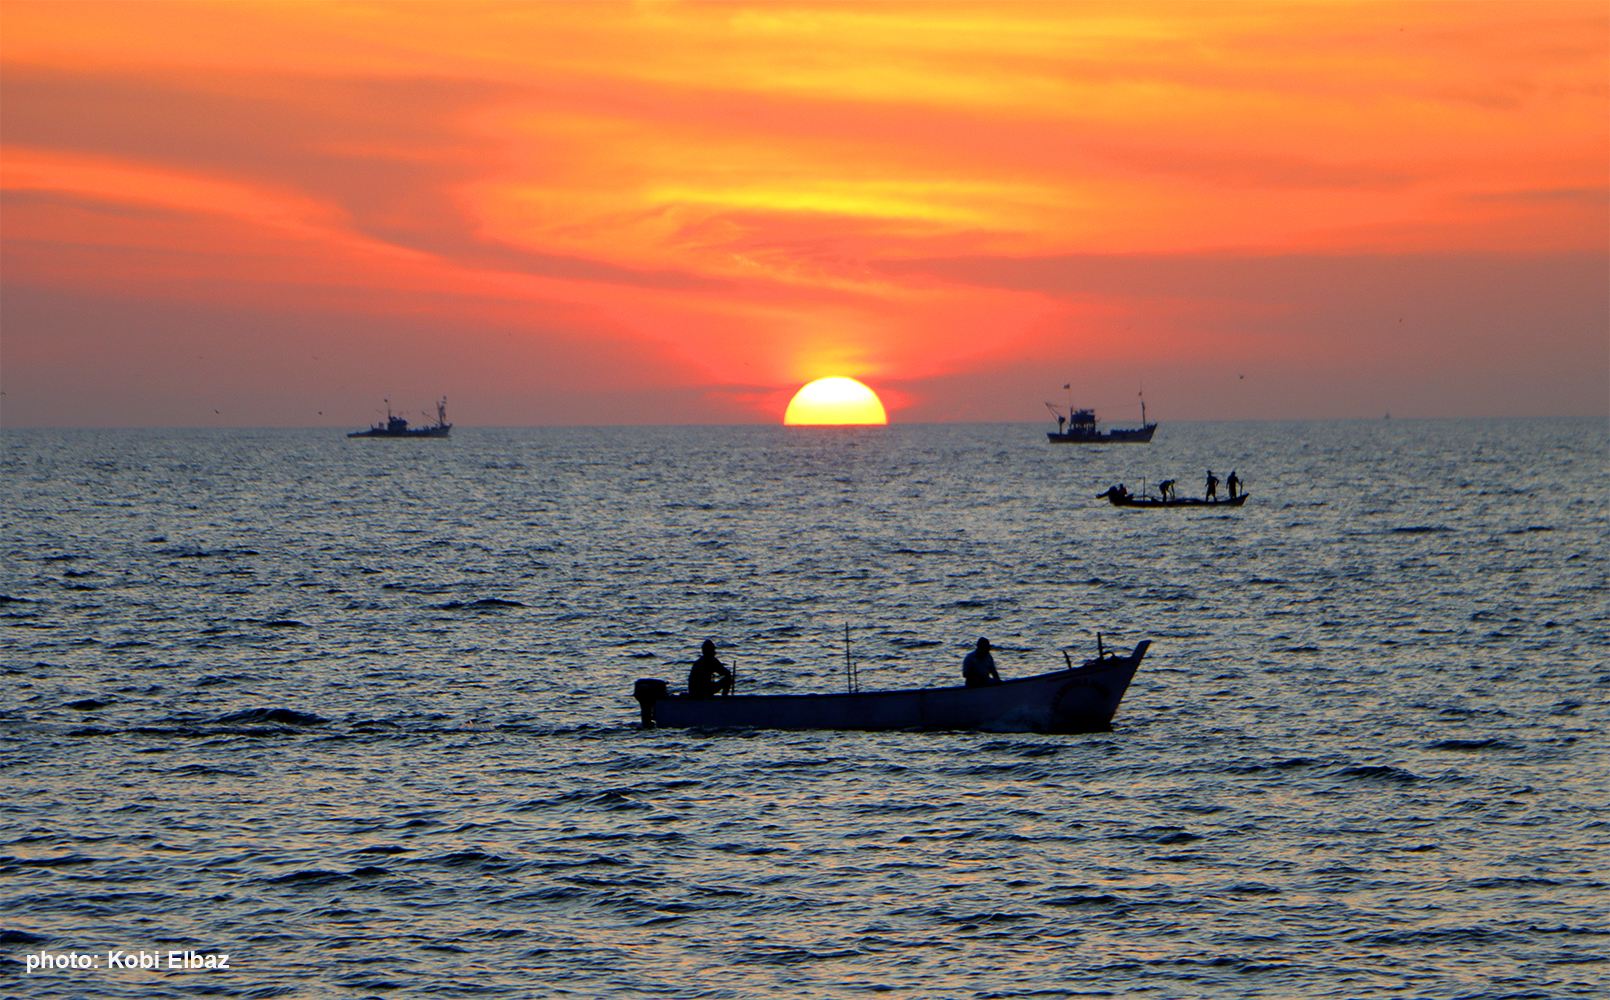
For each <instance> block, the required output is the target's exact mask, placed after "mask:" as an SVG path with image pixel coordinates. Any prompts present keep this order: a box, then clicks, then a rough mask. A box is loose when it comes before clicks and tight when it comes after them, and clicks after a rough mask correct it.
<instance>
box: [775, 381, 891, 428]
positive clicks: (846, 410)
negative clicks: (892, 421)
mask: <svg viewBox="0 0 1610 1000" xmlns="http://www.w3.org/2000/svg"><path fill="white" fill-rule="evenodd" d="M888 422H889V416H888V414H886V413H884V412H883V403H882V402H881V401H879V399H878V395H877V393H875V392H873V391H872V390H871V389H868V388H867V387H866V386H864V385H862V384H861V383H859V382H857V381H856V380H855V379H853V378H821V379H817V380H816V381H815V382H812V383H811V384H810V385H807V386H805V388H803V389H801V390H800V391H799V392H796V393H795V394H794V399H793V401H792V402H790V403H789V404H788V412H787V413H785V414H783V423H784V424H786V425H787V426H789V427H799V426H808V425H820V424H886V423H888Z"/></svg>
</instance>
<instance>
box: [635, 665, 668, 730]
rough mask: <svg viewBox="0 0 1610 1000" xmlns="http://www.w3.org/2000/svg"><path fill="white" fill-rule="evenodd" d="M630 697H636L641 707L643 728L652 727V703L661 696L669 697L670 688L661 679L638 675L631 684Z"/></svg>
mask: <svg viewBox="0 0 1610 1000" xmlns="http://www.w3.org/2000/svg"><path fill="white" fill-rule="evenodd" d="M632 697H633V698H636V699H637V703H638V705H640V706H642V709H643V728H644V729H653V728H654V703H655V702H657V701H659V700H660V699H661V698H669V697H671V688H670V686H669V685H667V684H666V683H665V682H664V681H662V680H655V679H654V678H652V677H640V678H638V680H637V683H636V684H634V685H632Z"/></svg>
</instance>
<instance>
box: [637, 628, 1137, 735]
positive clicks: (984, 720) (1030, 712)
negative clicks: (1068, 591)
mask: <svg viewBox="0 0 1610 1000" xmlns="http://www.w3.org/2000/svg"><path fill="white" fill-rule="evenodd" d="M1150 646H1151V642H1150V641H1146V642H1142V643H1140V644H1139V645H1137V646H1136V647H1135V648H1134V650H1133V651H1132V652H1130V653H1129V654H1128V655H1127V656H1120V655H1115V654H1110V653H1109V654H1102V655H1098V656H1097V657H1096V658H1095V659H1093V660H1087V661H1085V662H1084V663H1083V664H1081V665H1079V666H1077V667H1075V666H1073V665H1072V663H1071V662H1070V663H1069V668H1068V669H1066V670H1058V671H1056V672H1054V673H1049V674H1039V675H1037V676H1034V677H1024V678H1021V679H1018V680H1009V681H1003V682H1001V683H999V684H990V685H987V686H984V687H941V688H916V689H911V690H905V691H870V692H863V691H848V692H845V693H842V694H774V695H732V696H729V697H714V698H690V697H688V696H687V695H685V694H684V695H673V694H672V693H671V692H670V688H669V685H667V684H666V683H665V682H664V681H662V680H655V679H650V678H645V679H642V680H639V681H638V682H637V685H636V688H635V689H634V690H633V692H632V696H633V697H634V698H636V699H637V701H638V703H639V705H640V706H641V709H642V724H643V728H645V729H653V728H656V727H670V728H675V729H859V730H887V729H912V730H918V729H928V730H947V731H958V730H974V731H978V732H987V733H1089V732H1102V731H1104V730H1107V729H1110V728H1111V726H1112V719H1113V716H1114V715H1115V714H1116V713H1117V711H1118V704H1119V702H1121V701H1123V699H1124V692H1126V691H1128V690H1129V682H1130V680H1131V679H1132V678H1133V677H1134V676H1135V670H1136V669H1137V668H1139V666H1140V661H1141V660H1142V659H1143V658H1144V657H1145V656H1146V650H1147V648H1148V647H1150ZM1063 658H1064V659H1065V660H1066V659H1067V654H1066V653H1064V654H1063Z"/></svg>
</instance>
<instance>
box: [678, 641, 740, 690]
mask: <svg viewBox="0 0 1610 1000" xmlns="http://www.w3.org/2000/svg"><path fill="white" fill-rule="evenodd" d="M731 693H732V671H730V670H728V669H727V665H726V664H725V663H722V662H721V661H720V660H718V659H716V644H715V643H713V642H711V641H710V640H709V639H706V640H704V648H703V649H702V650H700V653H699V658H698V659H697V660H694V661H693V669H692V670H689V671H688V697H690V698H714V697H715V696H716V695H718V694H721V695H727V694H731Z"/></svg>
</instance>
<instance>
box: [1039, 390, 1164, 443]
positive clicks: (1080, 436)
mask: <svg viewBox="0 0 1610 1000" xmlns="http://www.w3.org/2000/svg"><path fill="white" fill-rule="evenodd" d="M1045 405H1046V406H1047V407H1049V408H1050V410H1051V412H1052V413H1053V414H1055V415H1056V418H1057V429H1056V430H1054V431H1046V432H1045V436H1046V437H1047V438H1048V439H1049V440H1050V441H1051V442H1052V443H1053V444H1107V443H1109V442H1124V441H1129V442H1134V443H1135V444H1146V443H1147V442H1148V441H1150V440H1151V439H1152V435H1153V434H1155V433H1157V425H1156V424H1148V423H1147V422H1146V401H1145V400H1141V403H1140V426H1139V427H1130V428H1127V429H1122V428H1121V429H1117V430H1109V431H1103V430H1101V429H1099V428H1098V427H1097V426H1096V411H1095V410H1075V409H1073V408H1072V407H1069V408H1068V415H1067V416H1066V417H1064V416H1063V415H1062V411H1061V410H1059V409H1057V408H1056V407H1055V406H1052V405H1051V404H1050V403H1047V404H1045ZM1064 426H1065V427H1066V430H1064Z"/></svg>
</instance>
